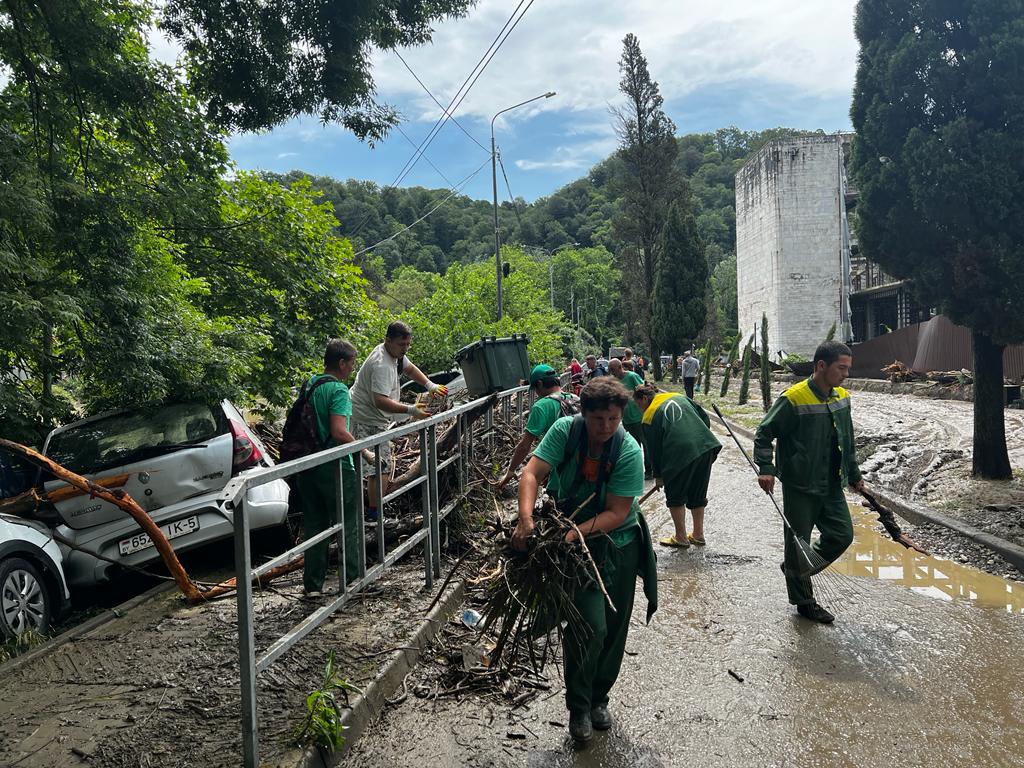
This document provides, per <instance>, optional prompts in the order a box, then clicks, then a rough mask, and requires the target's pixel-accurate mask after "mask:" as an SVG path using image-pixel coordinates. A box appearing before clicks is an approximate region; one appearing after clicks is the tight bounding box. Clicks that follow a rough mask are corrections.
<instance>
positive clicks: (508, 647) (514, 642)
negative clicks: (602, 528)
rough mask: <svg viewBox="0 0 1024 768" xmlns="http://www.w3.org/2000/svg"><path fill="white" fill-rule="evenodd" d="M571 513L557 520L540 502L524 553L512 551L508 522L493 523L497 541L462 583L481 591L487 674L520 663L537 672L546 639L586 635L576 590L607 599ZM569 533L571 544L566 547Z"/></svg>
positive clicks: (552, 510)
mask: <svg viewBox="0 0 1024 768" xmlns="http://www.w3.org/2000/svg"><path fill="white" fill-rule="evenodd" d="M589 501H590V499H589V498H588V499H587V501H585V502H584V503H583V504H582V505H580V507H579V508H578V509H577V510H576V512H578V511H579V509H582V508H583V507H584V506H586V504H587V503H589ZM576 512H573V514H571V515H568V516H567V515H563V514H562V513H561V512H560V511H559V510H558V509H557V508H556V507H555V505H554V504H553V503H551V502H550V500H548V501H545V503H544V504H543V505H542V508H541V510H540V511H539V512H538V513H537V515H536V516H535V524H536V529H535V530H534V535H533V536H532V537H531V538H530V540H529V546H528V548H527V549H526V551H525V552H519V551H517V550H515V549H513V548H512V532H513V530H514V524H513V523H512V522H511V521H507V522H501V523H499V526H498V527H499V531H498V532H497V535H495V536H493V537H492V538H491V539H490V541H489V542H488V547H489V549H488V551H487V552H486V555H485V558H484V561H483V564H482V566H481V570H480V574H479V575H478V576H476V577H475V578H470V579H469V580H468V581H469V583H470V584H471V585H472V586H474V587H476V588H478V589H482V590H483V591H484V602H483V610H482V614H483V620H482V624H483V627H484V633H485V634H486V635H493V638H494V650H493V651H492V652H491V654H490V666H491V667H492V668H501V667H503V666H504V667H505V668H509V667H511V666H513V665H515V664H517V663H519V660H521V659H526V660H527V661H528V663H529V665H530V667H531V668H532V669H533V670H534V671H535V672H537V673H539V672H541V671H542V670H543V669H544V666H545V664H546V663H547V661H548V659H549V658H550V656H551V650H552V643H553V638H552V636H554V639H556V640H557V641H559V642H560V641H561V640H562V639H563V638H564V637H565V636H566V635H570V636H573V637H578V638H580V639H582V638H583V637H584V636H585V633H587V632H589V631H590V630H589V628H588V626H587V624H586V622H585V621H584V620H583V617H582V616H581V615H580V612H579V611H578V610H577V609H576V606H575V605H574V604H573V597H574V595H575V592H576V589H577V587H578V586H579V585H581V584H584V583H586V582H588V581H591V580H592V581H594V582H595V583H596V584H597V585H598V587H599V588H600V589H601V591H602V592H604V594H605V597H606V598H608V593H607V591H606V590H605V587H604V583H603V581H602V580H601V574H600V571H599V569H598V567H597V564H596V563H595V562H594V558H593V556H592V555H591V552H590V548H589V547H588V545H587V542H586V541H585V540H584V539H583V537H582V536H580V534H579V529H578V528H576V524H575V523H574V522H573V517H574V516H575V514H576ZM571 530H575V531H576V536H577V538H576V540H575V541H573V542H572V543H568V542H566V535H567V534H568V533H569V531H571ZM592 540H593V537H591V543H592ZM608 602H609V605H611V600H610V599H608ZM613 608H614V606H613Z"/></svg>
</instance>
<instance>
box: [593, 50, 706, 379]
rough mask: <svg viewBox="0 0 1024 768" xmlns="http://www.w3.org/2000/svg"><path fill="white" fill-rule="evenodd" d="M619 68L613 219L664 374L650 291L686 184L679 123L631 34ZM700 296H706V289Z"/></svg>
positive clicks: (647, 336)
mask: <svg viewBox="0 0 1024 768" xmlns="http://www.w3.org/2000/svg"><path fill="white" fill-rule="evenodd" d="M619 72H620V73H621V75H622V79H621V80H620V81H619V90H620V91H621V92H622V93H623V94H624V95H625V96H626V104H625V106H623V107H621V108H617V109H615V110H614V115H615V130H616V133H617V134H618V138H619V148H618V152H617V153H616V157H615V159H616V171H615V175H614V179H615V182H614V188H615V189H616V191H617V192H618V193H619V208H618V213H617V214H616V216H615V218H614V220H613V225H614V230H615V233H616V236H617V237H618V238H619V239H621V240H622V241H623V242H624V243H626V244H627V246H628V247H624V248H622V249H621V250H620V251H619V256H620V258H621V261H622V271H623V275H624V276H625V278H626V281H627V282H626V285H625V286H624V288H625V290H624V298H625V299H626V302H627V306H628V308H629V309H630V311H631V312H632V313H633V314H634V322H635V325H636V326H638V327H639V328H640V329H641V330H640V333H641V334H642V335H641V338H642V339H643V340H644V341H645V342H646V343H647V347H648V348H649V349H650V350H651V357H652V358H653V360H654V375H655V378H658V379H660V378H661V358H660V357H659V354H660V352H661V349H662V348H661V347H660V346H659V345H658V344H656V343H655V338H654V334H655V332H656V329H655V324H654V322H653V321H652V309H653V308H652V306H651V297H652V294H653V292H654V281H655V274H656V272H657V263H658V248H659V238H660V236H661V231H662V228H663V227H664V226H665V222H666V220H667V218H668V213H669V208H670V206H671V205H672V203H673V202H675V201H676V200H677V199H678V198H680V197H682V196H683V195H684V194H685V184H684V182H683V179H682V176H681V175H680V173H679V171H678V169H677V168H676V157H677V156H678V154H679V147H678V145H677V144H676V139H675V129H676V127H675V124H674V123H673V122H672V121H671V120H670V119H669V118H668V116H667V115H666V114H665V111H664V110H663V109H662V104H663V103H664V99H663V98H662V96H661V93H660V91H659V88H658V84H657V83H656V82H655V81H654V80H653V79H652V78H651V74H650V71H649V70H648V67H647V59H645V58H644V55H643V53H642V51H641V50H640V42H639V40H637V38H636V36H635V35H633V34H628V35H626V37H625V39H623V41H622V58H621V59H620V60H619ZM700 298H701V300H702V301H703V298H704V296H703V293H701V296H700ZM657 332H660V330H659V331H657ZM670 351H674V350H670Z"/></svg>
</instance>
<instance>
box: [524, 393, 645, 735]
mask: <svg viewBox="0 0 1024 768" xmlns="http://www.w3.org/2000/svg"><path fill="white" fill-rule="evenodd" d="M628 400H629V398H628V395H627V394H626V390H625V389H623V387H622V385H621V384H619V382H618V381H617V380H615V379H613V378H612V377H611V376H602V377H600V378H598V379H595V380H593V381H591V382H590V383H589V384H587V386H585V387H584V388H583V390H582V392H581V393H580V404H581V408H582V413H581V414H580V415H578V416H573V417H569V416H566V417H564V418H561V419H559V420H558V421H556V422H555V423H554V424H553V425H552V426H551V428H550V429H549V430H548V431H547V434H546V435H544V439H543V440H541V441H540V445H538V446H537V450H536V451H534V453H533V456H532V457H531V458H530V460H529V462H527V464H526V467H525V469H523V473H522V477H520V479H519V520H518V523H517V524H516V528H515V531H514V533H513V535H512V545H513V547H515V548H516V549H519V550H525V549H526V547H527V543H528V539H529V537H530V535H531V534H532V532H533V529H534V522H533V510H534V506H535V504H536V502H537V492H538V489H539V488H540V486H541V484H542V483H543V482H544V481H545V480H546V479H547V478H548V476H549V475H551V474H555V475H557V477H558V489H559V497H560V498H559V502H558V503H559V508H560V509H561V510H562V511H563V512H564V513H565V514H567V515H568V514H571V513H572V512H574V511H576V510H577V509H578V508H579V507H580V505H583V504H584V502H586V504H585V506H583V508H582V509H580V510H579V511H578V512H577V513H576V517H575V518H574V520H575V522H576V523H577V526H578V527H579V530H580V532H581V533H582V535H583V536H585V537H586V539H587V545H588V547H589V549H590V552H591V554H592V555H593V557H594V561H595V563H597V565H598V568H599V570H600V573H601V579H602V580H603V582H604V586H605V589H606V590H607V592H608V596H609V597H610V598H611V601H612V603H613V604H614V606H615V609H614V610H612V609H611V608H609V606H608V603H607V601H606V599H605V596H604V595H603V594H602V593H601V591H600V589H599V588H598V586H597V584H596V582H594V581H588V582H586V583H582V584H579V585H578V586H577V588H576V592H575V595H574V598H573V602H574V604H575V606H576V608H577V609H578V610H579V612H580V614H581V616H582V617H583V620H584V621H585V622H586V624H587V626H588V628H589V631H588V632H581V633H579V634H580V635H582V636H576V635H574V634H573V633H571V632H570V633H566V637H565V700H566V705H567V707H568V709H569V733H570V734H571V735H572V737H573V738H574V739H576V740H577V741H587V740H588V739H590V738H591V737H592V735H593V729H595V728H596V729H598V730H607V729H609V728H611V725H612V718H611V715H610V714H609V711H608V694H609V691H611V688H612V686H613V685H614V684H615V679H616V678H617V677H618V674H619V667H620V666H621V664H622V656H623V653H624V651H625V647H626V635H627V633H628V632H629V620H630V616H631V615H632V613H633V597H634V594H635V592H636V579H637V576H638V575H640V576H641V577H642V578H643V580H644V593H645V594H646V595H647V620H648V621H650V619H651V616H652V615H653V613H654V611H655V610H657V600H658V596H657V578H656V574H655V562H654V551H653V549H652V548H651V539H650V533H649V532H648V530H647V523H646V521H645V520H644V517H643V515H642V514H640V508H639V505H638V504H637V500H636V497H637V496H639V495H640V494H641V493H643V489H644V476H643V458H642V456H641V454H640V446H639V445H637V443H636V441H635V440H634V439H633V438H632V437H631V436H629V435H628V434H626V432H625V430H623V429H622V426H621V424H622V414H623V411H624V410H625V408H626V403H627V402H628ZM591 495H593V498H591V499H590V501H587V499H588V498H589V497H591ZM575 540H576V535H575V531H570V533H569V534H568V536H567V537H566V541H568V542H570V543H571V542H573V541H575Z"/></svg>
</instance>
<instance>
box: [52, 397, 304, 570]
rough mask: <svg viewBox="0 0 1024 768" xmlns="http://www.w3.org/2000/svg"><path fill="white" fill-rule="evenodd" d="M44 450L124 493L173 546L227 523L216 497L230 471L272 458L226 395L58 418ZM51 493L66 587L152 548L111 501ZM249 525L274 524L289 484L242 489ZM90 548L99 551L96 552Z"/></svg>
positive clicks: (219, 530)
mask: <svg viewBox="0 0 1024 768" xmlns="http://www.w3.org/2000/svg"><path fill="white" fill-rule="evenodd" d="M43 453H45V454H46V456H48V457H49V458H51V459H53V460H54V461H56V462H57V463H58V464H61V465H62V466H64V467H66V468H67V469H70V470H71V471H72V472H76V473H78V474H80V475H84V476H86V477H88V478H89V479H90V480H93V481H100V480H105V481H106V482H105V483H104V485H106V486H108V487H110V488H120V489H122V490H124V491H125V492H126V493H128V494H129V495H130V496H131V497H132V498H133V499H135V501H137V502H138V503H139V505H140V506H141V507H142V508H143V509H144V510H146V512H148V513H149V515H150V516H151V517H152V518H153V520H154V522H156V524H157V525H159V526H160V527H161V528H162V529H163V531H164V534H165V535H166V536H167V538H168V539H169V540H170V542H171V546H173V547H174V549H175V550H176V551H182V550H186V549H190V548H192V547H197V546H200V545H202V544H206V543H208V542H212V541H215V540H217V539H223V538H226V537H230V536H231V535H232V533H233V528H232V516H231V512H230V511H229V510H226V509H223V508H222V507H221V505H220V504H219V503H218V497H219V496H220V493H221V491H222V490H223V489H224V486H225V485H227V483H228V482H229V481H230V480H231V478H232V477H234V476H235V475H238V474H240V473H244V472H247V471H250V470H252V469H254V468H256V467H260V466H269V465H271V464H273V461H272V460H271V459H270V457H269V456H268V455H267V451H266V448H265V447H264V446H263V444H262V443H261V442H260V440H259V438H258V437H257V436H256V434H255V433H254V432H253V431H252V430H251V429H250V428H249V427H248V425H247V424H246V423H245V419H244V418H243V417H242V415H241V414H240V413H239V412H238V410H237V409H236V408H235V406H234V405H232V404H231V403H230V402H229V401H227V400H224V401H222V402H221V403H219V404H216V405H212V406H211V405H207V404H203V403H175V404H170V405H161V406H157V407H151V408H139V409H133V410H124V411H116V412H114V413H107V414H101V415H99V416H93V417H91V418H88V419H83V420H82V421H76V422H74V423H72V424H67V425H65V426H63V427H59V428H57V429H55V430H53V432H51V433H50V435H49V436H48V437H47V439H46V444H45V445H44V447H43ZM45 488H46V491H47V493H52V492H53V491H55V490H58V489H62V488H63V489H65V492H64V493H62V494H59V497H60V500H58V501H57V502H55V504H54V506H55V507H56V510H57V514H58V516H59V518H60V521H59V525H57V528H56V532H57V533H58V534H59V535H60V536H61V537H62V538H63V539H67V541H68V542H69V543H71V544H73V545H74V547H72V548H68V547H64V550H65V554H64V572H65V573H66V575H67V580H68V582H69V583H70V584H71V586H72V587H75V586H85V585H89V584H95V583H100V582H104V581H107V580H108V579H110V578H111V577H113V576H114V575H116V574H117V573H118V572H119V571H120V570H122V569H121V568H119V566H121V565H131V566H145V565H148V564H150V563H152V562H154V561H156V560H159V558H160V555H159V553H158V552H157V550H156V547H155V546H154V545H153V542H152V541H151V540H150V538H149V536H148V535H147V534H145V533H143V532H142V530H141V529H140V528H139V526H138V525H136V523H135V521H134V520H133V519H132V518H131V517H130V516H128V514H127V513H125V512H123V511H122V510H121V509H119V508H118V507H116V506H114V505H113V504H110V503H108V502H106V501H103V500H101V499H97V498H90V497H89V496H88V495H87V494H84V493H79V492H77V491H75V490H70V489H68V487H67V485H66V484H65V483H64V482H62V481H59V480H52V481H50V482H47V483H46V484H45ZM246 508H247V510H248V516H249V525H250V528H251V529H253V530H256V529H260V528H269V527H272V526H282V525H284V524H285V521H286V518H287V514H288V485H287V483H285V482H284V481H283V480H275V481H272V482H270V483H267V484H265V485H261V486H258V487H256V488H253V489H252V490H250V491H249V493H248V495H247V497H246ZM96 555H99V557H97V556H96Z"/></svg>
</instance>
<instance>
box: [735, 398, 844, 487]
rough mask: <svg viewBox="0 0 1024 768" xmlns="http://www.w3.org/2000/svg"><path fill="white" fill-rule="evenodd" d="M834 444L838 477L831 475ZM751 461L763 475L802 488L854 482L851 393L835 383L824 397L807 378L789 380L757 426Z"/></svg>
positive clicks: (842, 484) (840, 485)
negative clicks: (774, 444)
mask: <svg viewBox="0 0 1024 768" xmlns="http://www.w3.org/2000/svg"><path fill="white" fill-rule="evenodd" d="M773 441H775V442H776V447H775V456H774V458H775V461H774V462H773V460H772V459H773V456H772V442H773ZM837 443H838V447H839V471H838V477H832V476H831V470H830V467H831V466H832V451H833V447H834V446H835V445H836V444H837ZM754 462H755V463H756V464H757V471H758V472H760V473H761V474H762V475H778V476H779V478H780V479H781V480H782V482H783V484H784V485H787V486H789V487H791V488H793V489H795V490H798V491H803V492H804V493H813V494H817V495H822V496H823V495H826V494H828V493H829V491H830V490H831V489H832V488H834V487H835V486H836V484H837V481H838V485H839V487H840V488H841V487H843V486H845V485H847V484H852V483H856V482H857V481H859V480H860V467H858V466H857V454H856V450H855V447H854V442H853V419H852V418H851V416H850V394H849V393H848V392H847V391H846V390H845V389H843V388H842V387H836V388H835V389H834V390H832V392H830V393H829V394H828V395H827V396H826V395H825V394H823V393H822V392H820V391H819V390H818V388H817V387H816V386H815V385H814V381H813V379H810V378H808V379H805V380H804V381H801V382H800V383H799V384H794V385H793V386H792V387H790V388H789V389H787V390H786V391H785V392H783V393H782V395H781V396H780V397H779V399H778V400H776V401H775V404H774V405H773V406H772V407H771V410H769V411H768V413H767V414H766V415H765V417H764V421H762V422H761V426H759V427H758V428H757V434H756V435H755V436H754Z"/></svg>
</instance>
